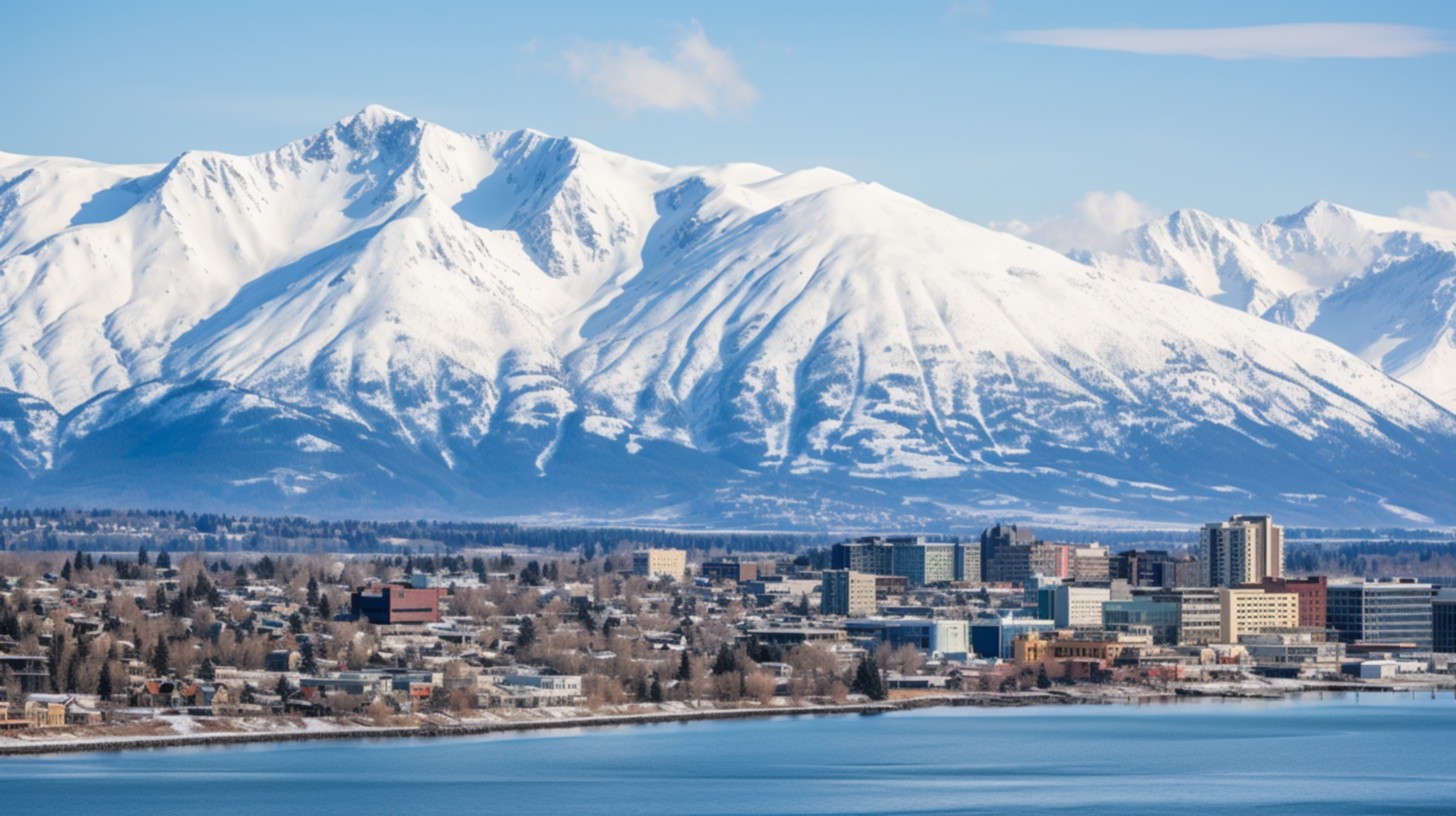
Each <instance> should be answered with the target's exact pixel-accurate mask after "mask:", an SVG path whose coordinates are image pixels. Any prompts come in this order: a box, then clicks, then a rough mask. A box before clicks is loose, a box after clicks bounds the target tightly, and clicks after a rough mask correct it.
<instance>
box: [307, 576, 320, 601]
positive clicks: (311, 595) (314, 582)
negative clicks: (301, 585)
mask: <svg viewBox="0 0 1456 816" xmlns="http://www.w3.org/2000/svg"><path fill="white" fill-rule="evenodd" d="M318 602H319V590H318V579H317V578H315V577H313V576H312V575H310V576H308V605H309V606H318Z"/></svg>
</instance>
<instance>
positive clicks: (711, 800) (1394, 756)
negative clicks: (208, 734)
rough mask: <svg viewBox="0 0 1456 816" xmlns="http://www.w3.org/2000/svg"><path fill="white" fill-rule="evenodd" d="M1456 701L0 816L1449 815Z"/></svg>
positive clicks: (956, 717) (392, 767)
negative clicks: (386, 815)
mask: <svg viewBox="0 0 1456 816" xmlns="http://www.w3.org/2000/svg"><path fill="white" fill-rule="evenodd" d="M1453 738H1456V700H1453V699H1452V695H1451V693H1450V692H1445V693H1444V694H1443V695H1442V696H1441V697H1440V698H1439V699H1437V700H1431V699H1430V698H1429V696H1428V695H1427V696H1424V697H1421V696H1417V697H1416V698H1414V699H1412V698H1411V697H1409V696H1393V695H1377V694H1364V695H1361V697H1360V698H1359V700H1358V701H1357V700H1355V699H1354V698H1353V697H1340V698H1331V699H1328V700H1312V699H1304V700H1299V701H1280V702H1274V703H1265V702H1259V703H1233V702H1198V703H1178V704H1165V705H1156V706H1142V707H1136V706H1082V707H1065V708H1064V707H1054V708H1053V707H1049V708H1026V709H1015V710H998V711H980V710H973V709H942V710H927V711H917V712H905V713H897V714H889V715H880V716H869V717H862V716H836V717H814V718H780V719H773V720H745V721H738V722H719V723H690V724H672V725H652V726H635V727H623V728H614V729H605V730H590V731H579V732H557V733H551V734H534V735H518V736H504V737H481V738H455V739H441V740H380V741H359V742H319V743H297V744H287V745H277V746H239V747H216V748H195V749H194V748H186V749H166V750H155V751H135V752H128V753H96V754H84V755H82V754H76V755H62V756H51V757H35V758H3V757H0V813H4V814H42V813H89V814H148V816H153V815H154V814H165V813H204V812H205V813H211V814H233V813H238V814H244V813H245V814H276V813H305V812H307V813H344V812H353V813H357V814H378V813H430V812H439V813H443V814H452V815H453V814H469V813H562V812H566V813H574V814H597V813H601V814H637V813H683V814H708V813H713V814H718V813H879V812H896V813H996V814H1031V813H1048V812H1054V811H1065V810H1069V809H1076V810H1078V811H1080V812H1082V813H1091V814H1099V813H1109V814H1111V813H1116V814H1144V813H1146V814H1155V813H1156V814H1167V813H1173V812H1182V813H1187V814H1233V813H1239V814H1242V813H1248V812H1250V811H1252V810H1255V809H1265V808H1267V809H1270V812H1274V810H1273V809H1276V808H1277V812H1279V813H1283V814H1302V813H1311V814H1314V813H1318V814H1345V813H1348V814H1368V813H1401V814H1415V813H1420V814H1426V813H1430V814H1436V813H1439V814H1447V815H1448V816H1449V814H1452V813H1456V750H1453Z"/></svg>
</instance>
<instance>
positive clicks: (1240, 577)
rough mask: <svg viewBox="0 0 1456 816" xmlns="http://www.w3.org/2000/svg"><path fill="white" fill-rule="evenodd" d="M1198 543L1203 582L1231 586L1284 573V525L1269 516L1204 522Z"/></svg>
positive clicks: (1212, 585)
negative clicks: (1276, 522)
mask: <svg viewBox="0 0 1456 816" xmlns="http://www.w3.org/2000/svg"><path fill="white" fill-rule="evenodd" d="M1198 544H1199V549H1200V552H1201V556H1200V558H1199V563H1200V564H1201V566H1202V569H1203V580H1202V581H1201V583H1202V584H1203V585H1204V586H1209V587H1234V586H1239V585H1241V584H1257V583H1259V582H1261V581H1263V580H1264V579H1265V578H1283V577H1284V528H1283V527H1280V526H1279V525H1277V524H1275V523H1274V520H1273V518H1272V517H1270V516H1232V517H1230V518H1229V520H1228V521H1217V522H1213V523H1211V524H1205V525H1203V529H1202V530H1201V531H1199V536H1198Z"/></svg>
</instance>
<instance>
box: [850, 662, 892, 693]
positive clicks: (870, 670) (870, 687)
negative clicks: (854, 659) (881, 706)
mask: <svg viewBox="0 0 1456 816" xmlns="http://www.w3.org/2000/svg"><path fill="white" fill-rule="evenodd" d="M850 690H851V691H853V692H855V693H857V694H863V695H864V696H866V697H868V698H870V699H871V700H883V699H885V698H886V697H889V696H890V693H889V691H888V690H887V689H886V688H885V678H884V677H883V676H882V675H881V674H880V668H879V666H878V665H876V664H875V662H874V661H873V660H871V659H870V656H869V655H865V656H864V657H862V658H860V660H859V667H858V668H857V669H855V672H854V683H853V684H852V685H851V686H850Z"/></svg>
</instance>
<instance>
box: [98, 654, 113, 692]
mask: <svg viewBox="0 0 1456 816" xmlns="http://www.w3.org/2000/svg"><path fill="white" fill-rule="evenodd" d="M96 694H97V696H99V697H100V698H101V699H103V700H107V701H110V700H111V661H110V660H103V661H102V662H101V677H99V678H98V679H97V680H96Z"/></svg>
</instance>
